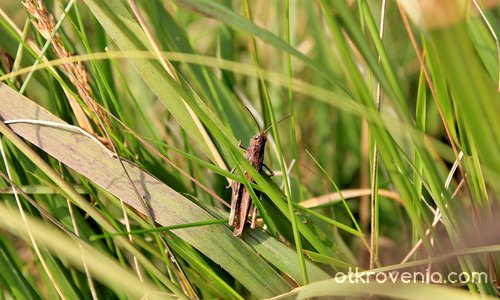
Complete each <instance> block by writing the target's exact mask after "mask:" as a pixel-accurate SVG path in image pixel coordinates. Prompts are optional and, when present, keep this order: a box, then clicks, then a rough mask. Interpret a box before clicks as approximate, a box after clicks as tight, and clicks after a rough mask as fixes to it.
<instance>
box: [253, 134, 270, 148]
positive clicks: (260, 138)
mask: <svg viewBox="0 0 500 300" xmlns="http://www.w3.org/2000/svg"><path fill="white" fill-rule="evenodd" d="M266 141H267V131H266V132H259V133H257V134H256V135H255V136H254V137H253V138H252V143H255V144H261V145H264V144H265V143H266Z"/></svg>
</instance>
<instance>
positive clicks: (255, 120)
mask: <svg viewBox="0 0 500 300" xmlns="http://www.w3.org/2000/svg"><path fill="white" fill-rule="evenodd" d="M245 108H246V109H247V111H248V113H249V114H250V116H252V119H253V120H254V122H255V125H257V128H259V131H260V126H259V122H257V119H256V118H255V116H254V115H253V114H252V112H251V111H250V109H249V108H248V107H246V106H245Z"/></svg>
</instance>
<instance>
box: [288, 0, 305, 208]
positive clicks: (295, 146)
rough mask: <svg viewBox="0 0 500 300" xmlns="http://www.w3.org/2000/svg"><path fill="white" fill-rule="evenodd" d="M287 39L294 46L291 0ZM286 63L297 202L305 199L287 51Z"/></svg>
mask: <svg viewBox="0 0 500 300" xmlns="http://www.w3.org/2000/svg"><path fill="white" fill-rule="evenodd" d="M285 28H286V29H285V31H286V32H285V40H286V42H287V43H288V45H289V46H290V47H292V43H291V40H292V36H291V35H292V34H291V30H290V0H286V1H285ZM286 64H287V71H288V79H289V80H288V101H289V105H290V115H291V118H290V126H291V128H290V129H291V132H290V134H291V138H292V156H293V159H294V160H295V163H296V165H297V167H296V168H295V173H296V176H297V178H296V182H297V190H298V191H299V199H298V201H297V202H302V201H303V200H304V189H303V187H302V174H301V171H300V167H299V166H300V159H299V146H298V144H297V133H296V129H295V124H296V122H295V99H294V94H293V89H292V78H293V66H292V55H291V54H290V53H289V52H287V53H286Z"/></svg>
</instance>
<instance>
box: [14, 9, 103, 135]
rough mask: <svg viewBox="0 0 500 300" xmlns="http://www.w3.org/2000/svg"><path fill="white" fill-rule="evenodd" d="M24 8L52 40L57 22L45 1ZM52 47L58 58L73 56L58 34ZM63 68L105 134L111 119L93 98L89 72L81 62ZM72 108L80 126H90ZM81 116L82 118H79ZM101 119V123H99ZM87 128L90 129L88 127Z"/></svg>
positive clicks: (91, 131) (71, 63) (42, 32)
mask: <svg viewBox="0 0 500 300" xmlns="http://www.w3.org/2000/svg"><path fill="white" fill-rule="evenodd" d="M24 6H25V7H26V10H27V11H28V13H29V14H30V15H31V16H32V24H33V25H34V26H35V28H36V29H37V30H38V31H39V32H40V34H41V35H42V36H43V37H44V38H45V39H47V40H49V39H50V38H51V35H52V33H53V32H54V30H55V27H56V22H55V20H54V17H53V16H52V14H51V13H50V12H49V11H48V10H47V7H46V6H45V4H44V3H43V1H42V0H26V2H25V3H24ZM51 46H52V49H53V51H54V53H55V54H56V56H57V57H59V58H61V59H64V58H70V57H71V54H70V53H69V52H68V51H67V50H66V47H65V46H64V44H63V41H62V38H61V35H60V34H59V33H58V32H55V33H54V35H53V37H52V43H51ZM61 68H62V69H63V71H64V72H65V73H66V74H67V75H68V78H69V79H70V81H71V83H72V84H73V85H74V86H75V87H76V88H77V90H78V94H79V95H80V97H81V99H82V100H83V102H84V103H85V104H86V105H87V107H89V108H90V109H91V110H92V111H93V112H94V113H96V114H97V118H98V119H97V118H96V116H95V115H93V114H90V113H89V112H87V111H85V112H86V113H87V115H88V116H89V117H90V118H91V119H93V120H94V122H95V124H97V126H98V127H99V128H100V130H101V131H102V132H104V131H103V130H104V129H103V128H102V125H101V124H104V125H105V126H109V125H110V123H109V118H108V116H107V115H106V113H105V112H104V111H103V110H102V109H100V107H99V106H98V105H97V104H96V101H95V100H94V98H93V97H92V90H91V89H90V85H89V80H90V77H89V75H88V73H87V70H86V69H85V66H84V65H83V64H82V63H81V62H68V63H66V64H63V65H61ZM71 107H72V109H73V111H74V112H75V115H76V116H77V119H78V123H79V124H80V125H82V124H86V123H87V124H88V122H85V121H86V120H85V121H84V120H81V114H78V113H77V112H76V111H75V107H74V105H72V106H71ZM79 115H80V118H78V116H79ZM99 119H100V120H101V121H99ZM101 122H102V123H101ZM85 127H88V125H87V126H85ZM85 127H83V128H84V129H85V130H86V131H88V132H89V133H91V134H94V135H95V133H94V132H93V130H92V128H91V127H90V128H85ZM98 138H99V139H100V140H101V141H103V142H104V143H106V144H108V143H109V141H107V139H106V138H101V137H98Z"/></svg>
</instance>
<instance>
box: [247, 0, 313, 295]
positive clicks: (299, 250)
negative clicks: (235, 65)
mask: <svg viewBox="0 0 500 300" xmlns="http://www.w3.org/2000/svg"><path fill="white" fill-rule="evenodd" d="M244 4H245V5H244V7H245V13H246V15H247V18H248V19H249V20H250V21H252V17H251V14H250V5H249V3H248V0H245V2H244ZM250 39H251V46H252V48H253V52H252V53H253V57H254V62H255V64H256V65H257V67H259V68H260V62H259V58H258V55H259V54H258V51H257V45H256V42H255V38H254V36H251V38H250ZM259 83H260V87H261V92H262V94H263V95H262V99H263V100H264V102H263V107H265V108H267V112H268V114H269V115H268V117H269V120H270V121H271V127H272V131H273V136H274V138H275V140H276V150H277V152H278V160H279V163H280V167H281V172H282V174H283V175H282V176H283V183H284V184H285V195H286V198H287V202H288V213H289V214H290V218H291V222H292V230H293V238H294V242H295V248H296V251H297V256H298V258H299V265H300V270H301V272H302V284H303V285H307V284H308V283H309V278H308V276H307V267H306V261H305V258H304V253H303V251H302V240H301V236H300V232H299V229H298V226H297V216H296V214H295V208H294V206H293V202H292V201H293V200H292V193H291V189H290V181H289V178H288V172H287V169H286V164H285V161H284V157H283V151H282V149H281V143H280V137H279V133H278V128H277V126H276V119H275V116H274V110H273V107H272V104H271V98H270V96H269V92H268V90H267V86H266V82H265V80H264V78H263V77H262V76H259Z"/></svg>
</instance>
